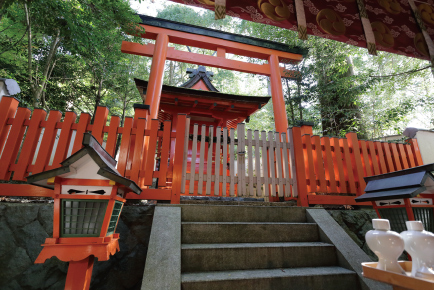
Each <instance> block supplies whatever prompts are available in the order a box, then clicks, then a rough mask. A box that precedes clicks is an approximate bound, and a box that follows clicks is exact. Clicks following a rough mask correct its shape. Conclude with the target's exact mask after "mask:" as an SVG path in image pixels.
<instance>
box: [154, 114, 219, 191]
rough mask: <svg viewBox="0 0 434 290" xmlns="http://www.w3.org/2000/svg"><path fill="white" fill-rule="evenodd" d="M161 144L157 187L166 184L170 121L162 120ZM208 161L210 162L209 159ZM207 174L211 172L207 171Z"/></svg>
mask: <svg viewBox="0 0 434 290" xmlns="http://www.w3.org/2000/svg"><path fill="white" fill-rule="evenodd" d="M163 130H164V131H163V144H162V146H161V159H160V177H159V178H158V187H163V186H166V185H167V184H166V179H167V178H166V175H167V167H168V162H169V151H170V143H171V139H170V132H171V131H172V123H171V122H170V121H164V128H163ZM208 162H211V160H209V161H208ZM208 174H211V173H210V172H208Z"/></svg>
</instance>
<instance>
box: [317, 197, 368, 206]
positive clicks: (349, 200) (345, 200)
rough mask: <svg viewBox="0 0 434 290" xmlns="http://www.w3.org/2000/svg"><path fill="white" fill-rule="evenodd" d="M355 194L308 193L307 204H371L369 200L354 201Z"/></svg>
mask: <svg viewBox="0 0 434 290" xmlns="http://www.w3.org/2000/svg"><path fill="white" fill-rule="evenodd" d="M355 197H356V196H341V195H309V196H308V198H309V204H336V205H343V204H345V205H368V206H370V205H371V202H370V201H367V202H356V201H355V200H354V198H355Z"/></svg>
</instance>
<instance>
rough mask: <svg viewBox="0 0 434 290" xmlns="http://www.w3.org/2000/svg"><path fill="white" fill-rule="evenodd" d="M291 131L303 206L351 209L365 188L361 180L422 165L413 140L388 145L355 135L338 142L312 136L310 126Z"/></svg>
mask: <svg viewBox="0 0 434 290" xmlns="http://www.w3.org/2000/svg"><path fill="white" fill-rule="evenodd" d="M292 130H293V148H294V151H295V153H294V155H295V158H296V160H295V161H296V164H297V177H298V179H297V182H298V192H299V196H300V199H301V203H302V204H339V205H354V204H356V203H355V202H354V197H356V196H359V195H361V194H363V193H364V190H365V187H366V183H365V181H364V179H363V177H367V176H372V175H378V174H384V173H388V172H392V171H397V170H402V169H406V168H410V167H415V166H420V165H423V162H422V157H421V154H420V151H419V146H418V143H417V141H416V140H415V139H409V140H408V141H407V143H406V144H402V143H387V142H378V141H365V140H358V138H357V134H356V133H354V132H351V133H347V134H346V138H337V137H319V136H315V135H314V136H313V135H312V127H310V126H302V127H293V128H292ZM300 156H303V158H300ZM300 159H303V160H302V161H303V162H300V161H301V160H300ZM357 204H359V205H360V204H361V203H357Z"/></svg>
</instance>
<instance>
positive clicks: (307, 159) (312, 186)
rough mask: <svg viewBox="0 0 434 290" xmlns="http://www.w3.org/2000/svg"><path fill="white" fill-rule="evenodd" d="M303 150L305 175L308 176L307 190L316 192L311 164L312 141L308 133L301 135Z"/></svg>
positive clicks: (313, 170)
mask: <svg viewBox="0 0 434 290" xmlns="http://www.w3.org/2000/svg"><path fill="white" fill-rule="evenodd" d="M302 139H303V147H305V148H303V151H304V156H305V166H306V176H308V177H309V185H308V190H309V192H316V191H317V188H316V177H315V169H314V166H313V158H312V143H311V140H310V139H311V137H310V135H303V136H302Z"/></svg>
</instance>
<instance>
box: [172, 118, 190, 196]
mask: <svg viewBox="0 0 434 290" xmlns="http://www.w3.org/2000/svg"><path fill="white" fill-rule="evenodd" d="M186 121H187V115H186V114H178V124H177V126H176V141H175V142H176V143H175V156H174V160H173V180H172V196H171V198H170V203H174V204H179V203H180V194H181V184H182V165H183V159H184V158H183V156H184V145H185V144H184V143H185V142H184V141H185V140H184V139H185V130H186ZM187 129H188V128H187ZM192 166H193V161H192Z"/></svg>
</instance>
